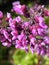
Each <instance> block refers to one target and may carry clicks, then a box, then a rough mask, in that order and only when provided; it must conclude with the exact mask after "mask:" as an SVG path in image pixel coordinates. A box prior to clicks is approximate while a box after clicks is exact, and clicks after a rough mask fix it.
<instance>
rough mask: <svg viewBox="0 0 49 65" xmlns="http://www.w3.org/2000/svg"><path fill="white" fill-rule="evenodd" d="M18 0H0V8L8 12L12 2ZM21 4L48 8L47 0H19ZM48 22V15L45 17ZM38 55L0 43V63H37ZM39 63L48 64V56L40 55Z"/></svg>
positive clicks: (24, 64) (25, 64)
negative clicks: (39, 5) (40, 5)
mask: <svg viewBox="0 0 49 65" xmlns="http://www.w3.org/2000/svg"><path fill="white" fill-rule="evenodd" d="M14 1H18V0H0V10H2V11H3V12H4V15H6V12H7V11H8V12H10V10H11V8H12V2H14ZM19 1H20V2H21V3H22V4H26V5H28V6H29V7H31V6H32V5H34V4H35V3H38V4H43V5H45V7H47V8H48V9H49V0H19ZM45 20H46V23H47V24H49V17H48V18H46V19H45ZM38 58H40V57H38V56H37V55H36V54H35V53H34V54H32V53H31V52H30V51H29V52H28V53H26V52H25V51H24V50H19V49H15V48H14V47H13V46H12V47H10V48H7V47H4V46H2V45H1V43H0V65H38ZM41 65H49V58H48V57H46V56H45V57H41Z"/></svg>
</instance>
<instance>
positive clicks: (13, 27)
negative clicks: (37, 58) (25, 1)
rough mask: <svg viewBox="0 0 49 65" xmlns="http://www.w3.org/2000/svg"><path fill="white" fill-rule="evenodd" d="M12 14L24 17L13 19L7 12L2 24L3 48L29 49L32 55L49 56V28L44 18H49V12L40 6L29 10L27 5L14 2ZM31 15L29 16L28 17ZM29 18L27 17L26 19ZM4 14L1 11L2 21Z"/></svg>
mask: <svg viewBox="0 0 49 65" xmlns="http://www.w3.org/2000/svg"><path fill="white" fill-rule="evenodd" d="M12 5H13V8H12V10H11V11H12V12H15V13H16V14H19V15H22V16H24V17H25V19H26V20H24V19H22V18H21V17H20V16H17V17H15V18H13V17H12V15H11V13H8V12H7V17H6V18H5V21H7V22H5V24H6V23H7V25H6V26H4V25H3V24H2V23H1V24H0V42H2V45H3V46H7V47H10V46H11V45H14V46H15V48H19V49H24V50H26V51H27V52H28V49H30V50H31V52H32V53H34V52H36V53H37V54H39V55H42V56H43V55H45V54H46V55H49V36H48V34H49V31H48V29H49V27H48V26H47V25H46V23H45V19H44V17H45V16H46V17H47V16H49V11H48V10H47V9H46V8H45V7H44V5H38V4H36V5H35V6H33V7H31V8H28V7H27V6H26V5H21V4H20V2H14V3H13V4H12ZM28 15H29V16H28ZM26 16H27V17H26ZM2 18H3V13H2V12H1V11H0V20H1V21H2Z"/></svg>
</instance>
